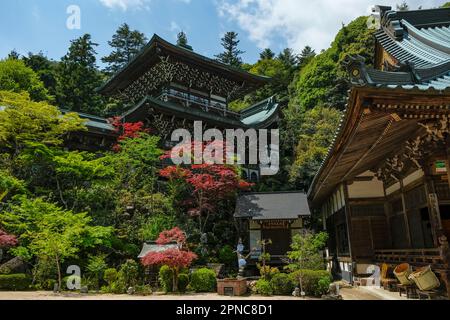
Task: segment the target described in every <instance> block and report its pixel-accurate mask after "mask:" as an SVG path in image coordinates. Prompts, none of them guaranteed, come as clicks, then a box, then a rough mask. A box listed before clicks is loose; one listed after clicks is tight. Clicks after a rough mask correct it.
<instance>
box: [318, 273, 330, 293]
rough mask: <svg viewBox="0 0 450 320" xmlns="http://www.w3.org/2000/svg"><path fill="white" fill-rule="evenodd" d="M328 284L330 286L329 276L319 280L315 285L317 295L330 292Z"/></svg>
mask: <svg viewBox="0 0 450 320" xmlns="http://www.w3.org/2000/svg"><path fill="white" fill-rule="evenodd" d="M330 284H331V277H330V276H325V277H322V278H320V279H319V282H318V285H317V294H318V295H323V294H327V293H328V291H329V290H330Z"/></svg>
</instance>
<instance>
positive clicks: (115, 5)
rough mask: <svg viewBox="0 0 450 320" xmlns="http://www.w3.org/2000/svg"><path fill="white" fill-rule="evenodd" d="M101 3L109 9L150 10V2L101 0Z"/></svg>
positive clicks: (146, 0)
mask: <svg viewBox="0 0 450 320" xmlns="http://www.w3.org/2000/svg"><path fill="white" fill-rule="evenodd" d="M100 2H101V3H102V4H103V5H104V6H105V7H107V8H109V9H121V10H122V11H127V10H128V9H149V7H148V4H149V2H150V0H100Z"/></svg>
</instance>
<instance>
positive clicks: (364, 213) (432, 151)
mask: <svg viewBox="0 0 450 320" xmlns="http://www.w3.org/2000/svg"><path fill="white" fill-rule="evenodd" d="M377 8H378V10H379V12H380V16H381V26H380V28H379V30H378V31H377V32H376V34H375V37H376V57H375V61H374V66H375V68H368V67H366V66H365V64H364V60H363V59H362V58H358V57H353V58H350V59H348V61H347V68H348V71H349V74H350V78H351V83H352V88H351V90H350V91H349V95H348V105H347V108H346V111H345V114H344V116H343V118H342V120H341V125H340V128H339V130H338V132H337V134H336V136H335V139H334V143H333V145H332V147H331V148H330V150H329V153H328V156H327V157H326V159H325V161H324V162H323V163H322V166H321V168H320V170H319V171H318V173H317V175H316V177H315V179H314V181H313V183H312V186H311V188H310V190H309V200H310V203H311V204H312V206H313V207H314V208H315V209H316V210H320V211H321V213H322V216H323V224H324V227H325V228H326V229H327V231H328V233H329V234H330V239H329V243H328V252H329V257H330V260H333V261H334V264H335V268H336V269H338V270H339V269H340V272H341V275H342V277H343V278H344V279H347V280H349V281H352V277H353V276H354V275H355V274H363V273H366V270H367V267H368V266H370V265H374V264H380V263H387V264H392V265H395V264H399V263H402V262H407V263H410V264H411V265H413V266H415V267H419V266H425V265H431V268H432V270H433V271H435V272H436V273H438V274H440V275H441V280H442V282H443V283H444V284H445V285H446V288H447V291H448V294H449V296H450V253H449V249H448V239H449V238H450V121H449V119H450V8H446V9H431V10H418V11H398V12H396V11H392V10H391V8H390V7H380V6H379V7H377ZM332 258H333V259H332Z"/></svg>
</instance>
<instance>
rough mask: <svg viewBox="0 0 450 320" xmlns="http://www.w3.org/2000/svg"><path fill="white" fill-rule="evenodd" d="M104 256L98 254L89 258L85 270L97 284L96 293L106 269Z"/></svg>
mask: <svg viewBox="0 0 450 320" xmlns="http://www.w3.org/2000/svg"><path fill="white" fill-rule="evenodd" d="M105 260H106V255H105V254H100V255H96V256H90V257H89V260H88V264H87V266H86V269H87V270H88V271H89V272H90V273H91V274H92V275H93V276H94V277H95V279H96V283H97V291H98V290H99V289H100V284H101V281H102V277H103V272H104V271H105V270H106V268H108V265H107V264H106V261H105Z"/></svg>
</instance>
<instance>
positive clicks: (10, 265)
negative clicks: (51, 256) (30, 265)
mask: <svg viewBox="0 0 450 320" xmlns="http://www.w3.org/2000/svg"><path fill="white" fill-rule="evenodd" d="M25 271H26V263H25V261H23V260H22V259H21V258H20V257H15V258H13V259H11V260H9V261H8V262H5V263H4V264H2V265H0V274H10V273H25Z"/></svg>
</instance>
